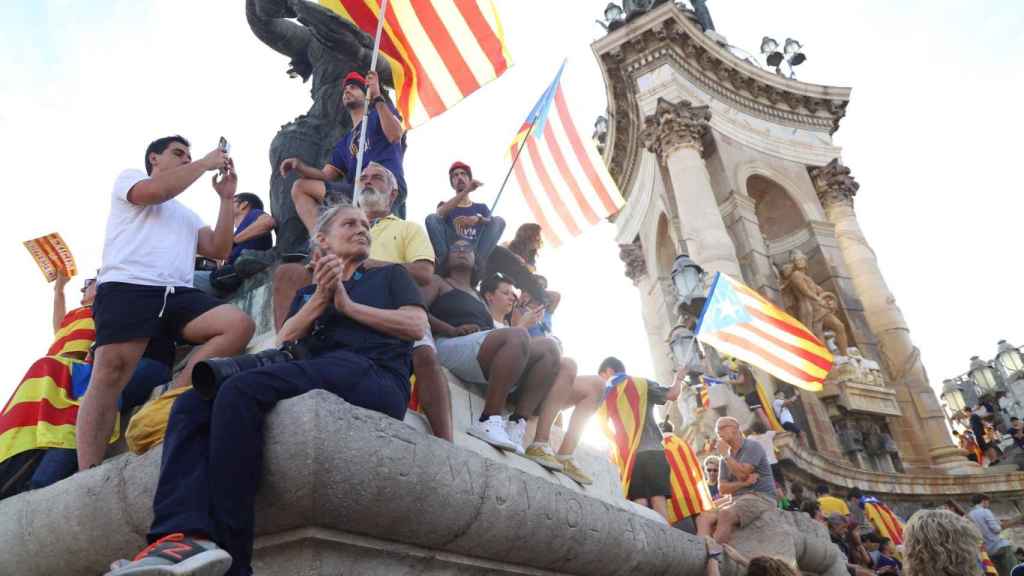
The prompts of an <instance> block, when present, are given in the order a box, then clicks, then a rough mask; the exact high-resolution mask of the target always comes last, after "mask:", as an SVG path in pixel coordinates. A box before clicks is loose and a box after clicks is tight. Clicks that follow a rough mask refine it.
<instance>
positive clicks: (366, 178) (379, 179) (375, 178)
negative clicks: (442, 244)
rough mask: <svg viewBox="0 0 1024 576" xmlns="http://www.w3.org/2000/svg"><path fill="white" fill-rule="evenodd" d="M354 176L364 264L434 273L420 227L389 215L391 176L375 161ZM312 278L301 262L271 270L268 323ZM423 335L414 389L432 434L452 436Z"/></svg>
mask: <svg viewBox="0 0 1024 576" xmlns="http://www.w3.org/2000/svg"><path fill="white" fill-rule="evenodd" d="M359 180H360V186H361V189H360V193H359V203H360V205H361V208H362V209H363V210H364V211H365V213H366V217H367V218H368V219H369V221H370V238H371V240H372V242H371V244H370V258H369V259H368V260H367V261H366V265H367V266H370V267H372V266H381V265H385V264H402V265H404V266H405V269H406V270H407V271H408V272H409V275H410V276H411V277H412V279H413V280H415V281H416V284H418V285H420V286H426V285H428V284H430V282H431V281H432V279H433V276H434V250H433V248H432V247H431V245H430V240H428V239H427V234H426V232H424V230H423V227H422V226H420V225H419V224H416V223H415V222H411V221H409V220H402V219H400V218H398V217H397V216H395V215H394V214H392V212H391V203H392V202H393V201H394V200H395V198H397V196H398V181H397V179H396V178H395V175H394V174H393V173H392V172H391V171H390V170H388V169H387V168H385V167H384V166H383V165H381V164H378V163H376V162H370V163H369V164H367V165H366V169H365V170H363V173H362V175H361V176H360V178H359ZM311 280H312V275H311V274H310V273H309V272H308V271H307V270H306V267H305V266H303V265H302V264H298V263H287V262H286V263H283V264H281V265H279V266H278V267H277V269H276V270H275V271H274V291H273V301H274V328H275V330H280V329H281V326H283V325H284V321H285V317H286V314H287V312H288V305H289V303H290V302H291V299H292V297H293V296H294V294H295V291H296V290H298V289H299V288H301V287H302V286H305V285H306V284H308V283H309V282H310V281H311ZM425 330H426V332H425V336H424V338H423V340H421V341H418V342H416V343H415V344H413V352H412V364H413V372H414V373H415V375H416V394H417V396H418V398H419V403H420V406H422V407H423V411H424V413H425V414H426V416H427V420H428V421H429V422H430V428H431V431H432V432H433V433H434V436H437V437H438V438H443V439H445V440H448V441H451V440H452V414H451V400H450V399H449V397H448V382H447V380H446V379H445V377H444V374H442V373H441V367H440V364H439V363H438V361H437V353H436V350H435V345H434V339H433V337H432V336H431V333H430V329H429V327H427V328H425Z"/></svg>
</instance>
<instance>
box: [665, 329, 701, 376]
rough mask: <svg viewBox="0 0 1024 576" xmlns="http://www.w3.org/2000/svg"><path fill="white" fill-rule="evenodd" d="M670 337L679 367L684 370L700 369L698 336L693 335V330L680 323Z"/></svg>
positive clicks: (673, 353)
mask: <svg viewBox="0 0 1024 576" xmlns="http://www.w3.org/2000/svg"><path fill="white" fill-rule="evenodd" d="M669 338H670V345H671V347H672V356H673V357H674V358H675V361H676V366H677V367H678V369H679V370H682V371H684V372H693V371H699V369H700V361H699V359H698V357H697V338H696V337H695V336H694V335H693V331H692V330H690V329H689V328H687V327H686V326H683V325H682V324H679V325H677V326H676V327H675V328H673V329H672V334H671V336H670V337H669Z"/></svg>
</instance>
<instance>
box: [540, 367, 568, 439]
mask: <svg viewBox="0 0 1024 576" xmlns="http://www.w3.org/2000/svg"><path fill="white" fill-rule="evenodd" d="M575 379H576V361H575V360H573V359H572V358H565V357H563V358H561V359H560V360H559V361H558V373H557V374H556V375H555V381H554V383H553V384H552V385H551V391H550V392H548V395H547V397H546V398H544V402H543V403H542V404H541V405H540V416H539V417H538V418H537V432H536V433H535V434H534V435H533V441H534V442H537V443H540V444H546V443H548V442H549V441H550V440H551V426H552V425H553V424H554V423H555V418H557V417H558V413H559V411H561V410H562V408H563V407H565V404H566V402H568V400H569V397H570V396H571V395H572V383H573V380H575Z"/></svg>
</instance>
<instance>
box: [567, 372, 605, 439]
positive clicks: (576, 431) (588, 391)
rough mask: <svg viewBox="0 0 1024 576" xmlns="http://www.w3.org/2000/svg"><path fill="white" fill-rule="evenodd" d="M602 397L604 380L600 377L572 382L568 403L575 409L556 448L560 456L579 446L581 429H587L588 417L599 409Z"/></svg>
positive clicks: (580, 377)
mask: <svg viewBox="0 0 1024 576" xmlns="http://www.w3.org/2000/svg"><path fill="white" fill-rule="evenodd" d="M603 395H604V380H602V379H601V377H600V376H578V377H577V378H576V379H575V380H574V381H573V383H572V395H571V396H570V397H569V402H571V403H572V405H573V406H575V407H574V408H573V410H572V418H571V419H570V420H569V428H568V429H567V430H566V431H565V436H564V437H563V438H562V445H561V446H559V448H558V453H559V454H560V455H569V454H572V453H573V452H575V451H576V447H577V446H579V445H580V437H581V436H582V435H583V429H584V428H586V427H587V422H588V421H589V420H590V417H591V416H593V415H594V413H595V412H597V409H598V407H600V405H601V397H602V396H603Z"/></svg>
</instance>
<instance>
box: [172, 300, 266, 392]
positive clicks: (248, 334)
mask: <svg viewBox="0 0 1024 576" xmlns="http://www.w3.org/2000/svg"><path fill="white" fill-rule="evenodd" d="M255 331H256V325H255V324H254V323H253V321H252V318H249V315H248V314H246V313H245V312H242V311H241V310H239V309H238V308H235V307H234V306H231V305H230V304H222V305H220V306H217V307H216V308H213V309H211V310H207V311H206V312H205V313H203V314H202V315H201V316H199V317H197V318H195V319H193V320H192V321H191V322H189V323H188V324H185V328H184V329H182V331H181V335H182V337H184V339H185V340H187V341H189V342H202V343H203V344H202V345H201V346H200V347H199V348H197V349H195V350H194V351H193V352H192V354H191V355H190V356H189V359H188V364H186V365H185V369H184V370H182V371H181V372H180V373H179V374H178V375H177V376H176V377H175V378H174V386H173V387H174V388H178V387H180V386H191V385H192V368H193V367H194V366H195V365H196V363H197V362H199V361H201V360H206V359H207V358H216V357H220V356H236V355H238V354H241V353H242V351H243V350H245V347H246V346H247V345H248V344H249V340H251V339H252V334H253V332H255Z"/></svg>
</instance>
